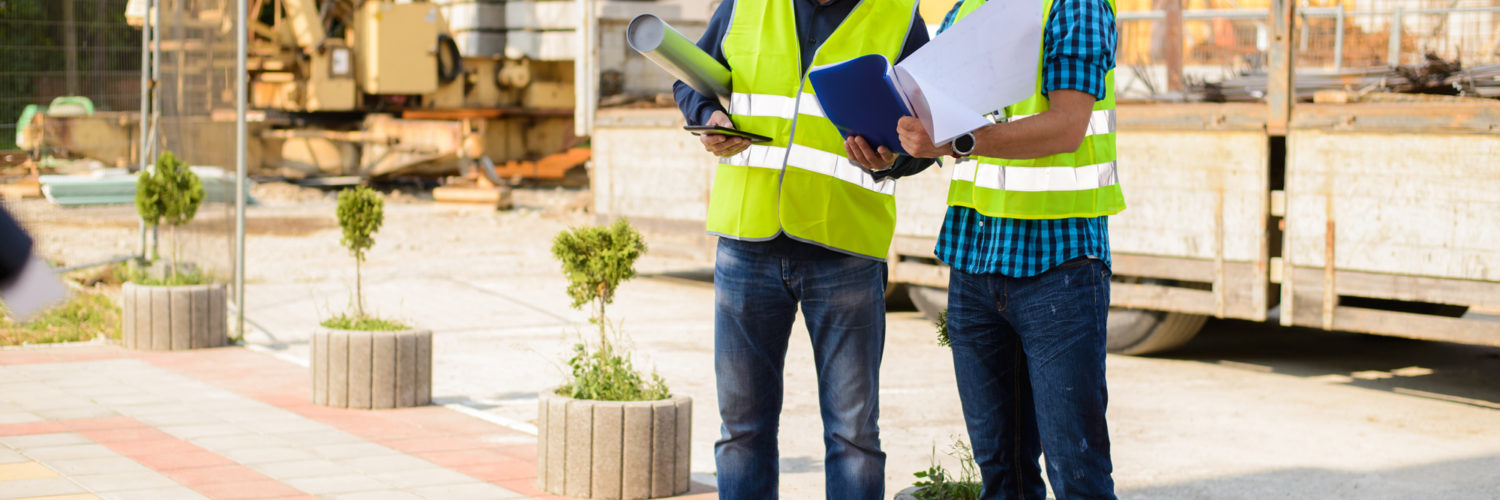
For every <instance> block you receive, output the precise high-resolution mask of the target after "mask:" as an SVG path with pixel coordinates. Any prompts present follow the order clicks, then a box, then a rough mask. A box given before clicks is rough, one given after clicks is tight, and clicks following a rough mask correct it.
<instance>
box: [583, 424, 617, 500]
mask: <svg viewBox="0 0 1500 500" xmlns="http://www.w3.org/2000/svg"><path fill="white" fill-rule="evenodd" d="M593 443H594V451H593V475H592V478H591V479H592V482H591V484H592V487H590V488H589V490H590V491H591V493H592V494H593V498H607V499H615V498H621V496H620V492H621V490H620V472H621V471H622V470H623V469H621V467H620V466H621V464H620V451H621V450H622V449H624V448H623V447H624V444H625V406H624V405H622V404H620V403H608V402H599V403H596V404H595V405H594V437H593Z"/></svg>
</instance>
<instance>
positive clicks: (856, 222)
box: [708, 0, 917, 259]
mask: <svg viewBox="0 0 1500 500" xmlns="http://www.w3.org/2000/svg"><path fill="white" fill-rule="evenodd" d="M793 8H794V7H793V5H792V0H736V2H735V5H734V15H733V18H732V19H731V22H730V25H729V31H728V32H726V33H725V35H724V40H723V46H722V47H723V50H724V57H725V59H727V60H728V61H729V68H730V72H731V74H732V76H731V89H732V91H733V95H732V96H731V97H730V103H729V116H730V119H732V120H733V121H734V125H735V128H738V129H740V130H744V131H747V132H754V133H757V134H761V135H764V136H768V137H771V138H772V139H773V140H772V141H771V142H768V143H758V144H752V145H751V146H750V149H748V150H746V151H745V152H743V153H740V154H738V155H735V156H733V157H729V158H722V159H720V163H719V165H718V168H717V170H715V172H714V182H713V191H712V192H711V194H710V195H709V207H708V232H709V233H712V234H717V235H720V236H725V237H729V238H734V239H739V240H747V241H764V240H770V239H773V238H775V237H776V236H777V235H778V234H780V233H783V232H784V233H786V234H787V235H788V236H791V237H792V238H795V239H798V240H801V241H806V242H810V243H814V244H817V245H821V246H824V247H828V248H832V249H835V250H839V251H842V252H844V253H849V254H855V255H861V256H866V257H871V258H875V259H884V258H885V257H886V255H887V253H888V251H889V249H890V245H891V236H892V235H893V234H894V233H895V230H896V198H895V194H896V184H895V181H894V180H891V179H886V180H882V181H878V182H877V181H875V180H874V178H873V177H871V176H870V174H869V173H867V172H865V170H864V169H862V168H860V167H859V166H858V165H855V164H854V163H853V162H851V161H849V159H848V158H847V157H846V154H845V151H844V139H843V136H841V135H839V132H838V130H837V129H836V128H834V126H833V123H832V122H830V121H828V118H826V117H824V116H823V111H822V109H821V108H820V107H819V105H818V100H817V98H816V97H814V95H813V94H814V92H813V88H812V85H810V84H808V83H807V75H805V74H803V72H802V71H801V64H800V63H801V50H800V49H799V44H798V42H797V20H796V14H795V12H794V10H793ZM916 8H917V5H916V3H915V2H914V1H912V0H862V1H861V2H860V3H859V5H857V6H856V7H855V8H854V10H853V11H852V12H850V13H849V16H848V17H846V18H845V19H844V21H843V22H842V23H841V24H839V27H838V28H837V29H835V30H834V32H833V35H831V36H829V38H828V40H827V41H825V42H823V45H822V47H820V48H819V49H818V51H817V53H816V54H815V55H814V56H813V61H812V65H811V66H810V67H817V66H821V65H825V64H832V63H838V62H843V61H846V60H849V59H853V58H855V57H859V56H864V55H869V54H881V55H884V56H885V57H886V59H888V60H890V61H893V62H894V61H895V60H896V59H897V58H898V57H899V56H900V54H901V48H902V46H903V45H904V44H905V42H906V35H907V33H908V32H910V30H911V26H912V20H913V19H914V16H916V12H917V11H916Z"/></svg>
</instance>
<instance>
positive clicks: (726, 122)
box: [698, 111, 750, 158]
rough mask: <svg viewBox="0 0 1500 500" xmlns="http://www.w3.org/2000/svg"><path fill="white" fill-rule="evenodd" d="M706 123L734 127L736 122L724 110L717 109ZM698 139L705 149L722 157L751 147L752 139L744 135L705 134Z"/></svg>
mask: <svg viewBox="0 0 1500 500" xmlns="http://www.w3.org/2000/svg"><path fill="white" fill-rule="evenodd" d="M704 125H714V126H719V127H728V128H734V122H733V121H730V119H729V115H726V114H724V112H723V111H715V112H714V114H713V116H710V117H709V118H708V123H705V124H704ZM698 140H699V141H701V142H703V149H705V150H707V151H708V152H710V153H713V154H714V156H718V157H720V158H723V157H727V156H734V155H737V154H740V153H741V152H743V151H744V150H746V149H749V148H750V140H749V139H746V138H744V137H732V136H727V135H721V134H703V135H700V136H698Z"/></svg>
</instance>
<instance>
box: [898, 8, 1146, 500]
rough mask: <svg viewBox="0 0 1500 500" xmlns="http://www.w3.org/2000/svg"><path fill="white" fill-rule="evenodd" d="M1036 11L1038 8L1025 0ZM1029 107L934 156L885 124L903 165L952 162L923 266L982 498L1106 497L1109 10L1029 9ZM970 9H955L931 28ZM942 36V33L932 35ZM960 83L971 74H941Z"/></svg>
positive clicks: (1115, 194) (923, 143)
mask: <svg viewBox="0 0 1500 500" xmlns="http://www.w3.org/2000/svg"><path fill="white" fill-rule="evenodd" d="M1030 1H1038V0H1030ZM1040 1H1042V2H1043V4H1044V7H1043V9H1042V12H1043V20H1044V22H1045V25H1044V28H1043V35H1042V48H1041V51H1040V54H1039V57H1038V59H1037V60H1035V61H1031V60H1026V61H1015V64H1017V65H1022V64H1036V65H1038V66H1039V67H1040V72H1039V75H1038V79H1037V86H1036V92H1035V94H1034V95H1033V96H1032V97H1031V98H1029V99H1027V100H1025V101H1022V102H1020V103H1018V104H1015V105H1012V106H1009V107H1008V108H1007V109H1006V110H1005V116H1006V118H1007V119H1006V120H1005V121H1003V122H1001V123H997V124H994V125H990V126H987V127H983V128H980V129H978V130H975V131H974V132H972V133H970V134H966V135H963V136H960V137H959V138H957V139H954V140H953V141H952V142H951V143H947V144H940V145H934V144H933V143H932V138H931V137H930V136H929V135H928V132H927V131H926V130H925V129H923V128H922V124H921V122H920V121H919V120H917V119H915V118H910V117H908V118H903V119H902V120H901V122H900V124H899V125H898V127H899V132H900V135H901V145H902V147H903V148H905V149H906V151H907V152H909V153H910V154H911V155H912V156H918V157H939V156H944V155H953V156H957V157H960V158H964V159H965V160H963V161H959V162H957V163H956V164H955V165H954V167H953V169H952V170H953V172H952V177H953V178H952V181H951V182H950V184H949V188H948V204H949V205H950V206H949V208H948V214H947V217H946V220H944V222H943V229H942V232H941V234H939V236H938V244H937V249H936V252H935V253H936V255H937V257H938V259H940V260H942V261H943V262H945V263H947V264H948V265H949V266H950V268H951V272H950V274H949V281H948V335H949V339H950V340H951V342H952V346H953V365H954V371H955V375H956V378H957V382H958V393H959V397H960V399H961V400H962V402H963V411H964V420H965V422H966V423H967V424H968V429H969V439H970V441H971V443H972V445H973V450H974V459H975V461H977V462H978V465H979V469H980V473H981V476H982V478H983V481H984V491H983V493H982V494H981V498H985V499H1000V498H1005V499H1021V498H1026V499H1041V498H1045V497H1046V488H1045V486H1044V484H1043V482H1042V478H1041V471H1040V468H1039V467H1038V465H1037V459H1038V457H1039V456H1040V455H1041V454H1042V453H1043V452H1044V451H1045V453H1046V455H1047V477H1048V479H1049V480H1050V481H1051V483H1052V491H1053V493H1054V494H1055V495H1056V496H1057V498H1058V499H1060V500H1070V499H1079V498H1091V499H1092V498H1114V497H1115V495H1114V480H1113V479H1112V478H1111V469H1112V465H1111V462H1110V455H1109V431H1108V428H1107V426H1106V425H1105V421H1104V408H1105V404H1106V400H1107V393H1106V390H1105V383H1104V345H1105V317H1106V316H1107V315H1108V313H1109V276H1110V270H1109V233H1108V224H1107V222H1106V217H1105V216H1108V215H1111V214H1115V213H1118V212H1119V211H1120V210H1122V209H1124V208H1125V200H1124V197H1123V196H1122V195H1121V192H1120V185H1119V180H1118V177H1117V176H1116V175H1115V133H1114V132H1115V119H1114V107H1115V106H1114V104H1115V98H1114V78H1113V68H1114V60H1115V44H1116V31H1115V20H1114V5H1113V3H1112V1H1111V0H1040ZM983 3H984V0H962V1H960V2H959V3H958V4H957V5H955V6H954V8H953V10H952V11H950V12H949V14H948V16H947V18H946V19H945V20H944V22H943V27H944V29H946V27H947V26H950V25H952V24H953V23H955V22H962V19H963V18H964V16H965V15H967V14H969V13H970V12H973V11H974V9H976V8H978V7H979V6H980V5H982V4H983ZM939 36H941V35H939ZM955 71H956V72H957V73H958V74H960V75H973V73H970V72H966V71H964V70H963V69H962V68H955Z"/></svg>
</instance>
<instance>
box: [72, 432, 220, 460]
mask: <svg viewBox="0 0 1500 500" xmlns="http://www.w3.org/2000/svg"><path fill="white" fill-rule="evenodd" d="M163 434H166V433H163ZM84 437H89V435H88V434H84ZM90 439H92V438H90ZM94 441H95V442H97V443H99V444H102V445H105V446H108V447H110V449H112V450H115V453H119V454H121V455H125V456H127V457H136V456H144V455H156V454H159V453H178V452H185V451H193V450H194V449H197V447H196V446H193V444H192V443H189V442H186V441H183V440H180V439H177V438H175V437H170V436H168V437H165V438H161V439H145V440H139V441H99V440H97V439H95V440H94Z"/></svg>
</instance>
